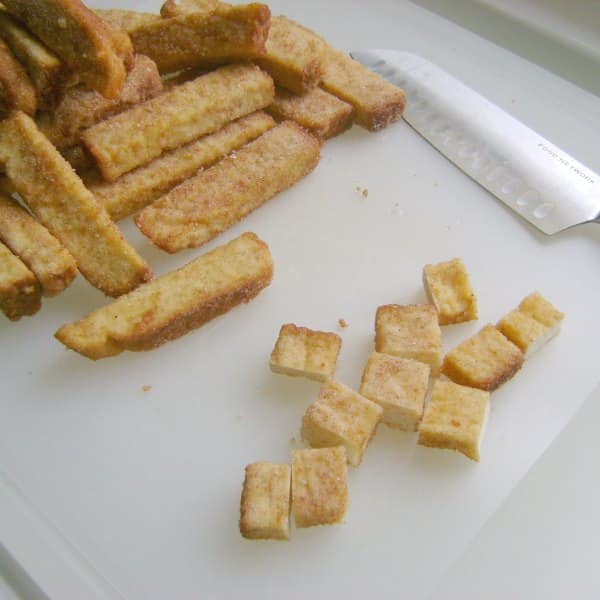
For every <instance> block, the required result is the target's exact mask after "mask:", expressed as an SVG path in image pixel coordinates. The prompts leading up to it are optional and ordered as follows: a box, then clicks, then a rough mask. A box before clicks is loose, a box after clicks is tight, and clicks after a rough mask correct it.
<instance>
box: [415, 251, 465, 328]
mask: <svg viewBox="0 0 600 600" xmlns="http://www.w3.org/2000/svg"><path fill="white" fill-rule="evenodd" d="M423 285H424V287H425V292H426V293H427V296H428V297H429V300H430V301H431V303H432V304H433V305H434V306H435V308H436V310H437V312H438V318H439V322H440V325H451V324H453V323H464V322H465V321H474V320H475V319H477V296H475V292H474V291H473V287H472V286H471V281H470V279H469V274H468V273H467V268H466V267H465V264H464V263H463V261H462V260H461V259H460V258H454V259H453V260H449V261H446V262H441V263H438V264H435V265H425V268H424V269H423Z"/></svg>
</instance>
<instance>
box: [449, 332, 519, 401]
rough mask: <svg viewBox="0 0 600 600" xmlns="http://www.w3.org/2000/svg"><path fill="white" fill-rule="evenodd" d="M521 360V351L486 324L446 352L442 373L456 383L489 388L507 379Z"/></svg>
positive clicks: (496, 386)
mask: <svg viewBox="0 0 600 600" xmlns="http://www.w3.org/2000/svg"><path fill="white" fill-rule="evenodd" d="M523 360H524V356H523V353H522V352H521V350H520V349H519V348H518V347H517V346H516V345H515V344H513V343H512V342H511V341H510V340H508V339H507V338H506V337H505V336H504V335H502V334H501V333H500V332H499V331H498V330H497V329H496V328H495V327H494V326H493V325H490V324H488V325H486V326H485V327H484V328H483V329H481V330H480V331H479V332H478V333H476V334H475V335H474V336H472V337H470V338H468V339H466V340H465V341H464V342H462V343H461V344H459V345H458V346H456V348H454V349H453V350H451V351H450V352H448V354H446V356H445V358H444V362H443V364H442V373H443V374H444V375H446V376H447V377H448V378H450V379H451V380H452V381H454V382H455V383H460V384H463V385H468V386H470V387H474V388H479V389H481V390H489V391H491V390H495V389H496V388H498V387H500V386H501V385H502V384H503V383H504V382H505V381H507V380H508V379H510V378H511V377H512V376H513V375H514V374H515V373H516V372H517V371H518V370H519V369H520V368H521V367H522V366H523Z"/></svg>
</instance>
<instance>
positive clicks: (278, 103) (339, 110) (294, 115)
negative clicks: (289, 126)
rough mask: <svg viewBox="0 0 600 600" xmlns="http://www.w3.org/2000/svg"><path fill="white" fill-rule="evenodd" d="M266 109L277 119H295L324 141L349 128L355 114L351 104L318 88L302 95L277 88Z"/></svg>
mask: <svg viewBox="0 0 600 600" xmlns="http://www.w3.org/2000/svg"><path fill="white" fill-rule="evenodd" d="M266 110H267V112H268V113H269V114H271V115H272V116H273V117H274V118H275V119H277V120H278V121H285V120H287V119H290V120H292V121H296V123H298V124H299V125H302V127H304V128H305V129H308V131H310V132H311V133H312V134H313V135H315V136H316V137H318V138H319V139H321V140H326V139H329V138H331V137H334V136H336V135H339V134H340V133H343V132H344V131H346V129H348V128H349V127H351V126H352V120H353V117H354V109H353V108H352V106H351V105H350V104H348V103H347V102H344V101H343V100H340V99H339V98H336V97H335V96H334V95H333V94H330V93H329V92H326V91H325V90H323V89H321V88H319V87H315V88H313V89H311V90H309V91H308V92H306V93H304V94H302V95H301V96H298V95H297V94H294V93H293V92H290V91H288V90H284V89H282V88H276V89H275V98H274V99H273V102H272V104H271V105H269V106H268V107H267V108H266Z"/></svg>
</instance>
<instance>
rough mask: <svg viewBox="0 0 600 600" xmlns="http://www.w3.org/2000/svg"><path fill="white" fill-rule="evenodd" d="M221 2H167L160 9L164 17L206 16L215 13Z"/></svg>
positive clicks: (198, 0) (186, 0)
mask: <svg viewBox="0 0 600 600" xmlns="http://www.w3.org/2000/svg"><path fill="white" fill-rule="evenodd" d="M219 4H220V2H219V0H167V1H166V2H165V3H164V4H163V5H162V6H161V7H160V14H161V16H162V17H165V18H168V17H178V16H179V15H187V14H190V13H202V14H205V15H208V14H211V13H213V12H214V11H215V10H216V8H217V6H219Z"/></svg>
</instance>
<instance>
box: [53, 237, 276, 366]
mask: <svg viewBox="0 0 600 600" xmlns="http://www.w3.org/2000/svg"><path fill="white" fill-rule="evenodd" d="M272 277H273V261H272V258H271V254H270V252H269V247H268V246H267V245H266V244H265V243H264V242H263V241H262V240H260V239H259V238H258V237H257V236H256V235H255V234H253V233H245V234H243V235H241V236H240V237H238V238H236V239H234V240H233V241H231V242H229V243H228V244H225V245H224V246H220V247H218V248H216V249H215V250H213V251H212V252H208V253H207V254H204V255H203V256H200V257H199V258H197V259H195V260H194V261H192V262H190V263H188V264H187V265H186V266H184V267H183V268H181V269H179V270H177V271H173V272H171V273H168V274H166V275H163V276H162V277H159V278H157V279H155V280H154V281H151V282H149V283H147V284H145V285H143V286H141V287H139V288H138V289H137V290H134V291H133V292H130V293H129V294H127V295H125V296H123V297H121V298H119V299H118V300H115V301H114V302H112V303H111V304H109V305H107V306H104V307H103V308H99V309H98V310H95V311H94V312H92V313H90V314H89V315H88V316H87V317H85V318H83V319H81V320H80V321H77V322H75V323H70V324H68V325H64V326H63V327H61V328H60V329H59V330H58V331H57V332H56V334H55V335H56V337H57V339H59V340H60V341H61V342H62V343H63V344H65V345H66V346H68V347H69V348H71V349H73V350H76V351H77V352H79V353H80V354H83V355H84V356H87V357H88V358H91V359H93V360H97V359H100V358H105V357H107V356H113V355H115V354H119V353H120V352H122V351H123V350H134V351H140V350H151V349H152V348H155V347H157V346H160V345H161V344H164V343H165V342H168V341H169V340H174V339H176V338H178V337H180V336H182V335H184V334H185V333H187V332H189V331H191V330H193V329H196V328H197V327H200V326H201V325H203V324H204V323H206V322H207V321H209V320H211V319H214V318H215V317H217V316H219V315H222V314H224V313H226V312H228V311H229V310H231V309H232V308H233V307H234V306H237V305H238V304H241V303H244V302H249V301H250V300H251V299H252V298H254V297H255V296H256V295H257V294H258V293H259V292H260V291H261V290H262V289H264V288H265V287H266V286H267V285H269V283H270V282H271V279H272Z"/></svg>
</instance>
